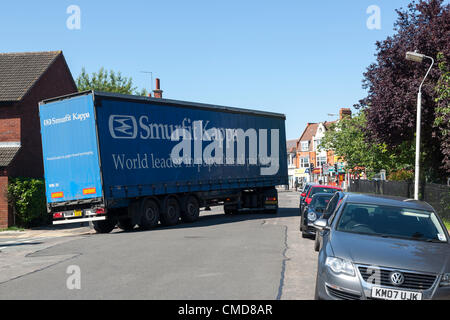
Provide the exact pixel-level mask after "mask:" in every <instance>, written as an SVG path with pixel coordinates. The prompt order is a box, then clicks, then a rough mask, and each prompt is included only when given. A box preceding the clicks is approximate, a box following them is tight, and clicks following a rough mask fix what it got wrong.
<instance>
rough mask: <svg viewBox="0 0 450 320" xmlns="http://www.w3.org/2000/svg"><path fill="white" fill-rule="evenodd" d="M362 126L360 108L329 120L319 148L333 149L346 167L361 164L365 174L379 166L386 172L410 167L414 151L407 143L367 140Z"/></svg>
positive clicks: (362, 120)
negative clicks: (343, 116) (392, 145)
mask: <svg viewBox="0 0 450 320" xmlns="http://www.w3.org/2000/svg"><path fill="white" fill-rule="evenodd" d="M366 126H367V119H366V116H365V113H364V112H360V113H359V114H357V115H356V116H354V117H353V118H344V119H342V120H340V121H338V122H337V123H334V124H332V126H331V127H330V130H328V131H327V132H326V133H325V136H324V138H323V139H322V142H321V145H320V148H321V149H326V150H333V151H334V153H335V155H336V156H338V157H339V158H340V159H341V160H344V161H345V162H347V169H352V170H354V169H355V168H361V167H364V168H365V171H366V173H367V174H368V176H369V177H371V176H373V175H374V174H375V173H377V172H379V171H380V170H381V169H385V170H386V171H387V173H388V174H389V173H390V172H392V171H395V170H400V169H411V168H410V163H413V161H411V160H412V159H413V158H414V152H413V146H412V145H411V144H410V143H407V142H405V143H403V144H401V145H400V146H398V147H396V148H395V149H391V148H389V147H388V146H387V145H386V144H385V143H375V142H368V140H367V134H366V129H365V128H366ZM356 171H358V170H356Z"/></svg>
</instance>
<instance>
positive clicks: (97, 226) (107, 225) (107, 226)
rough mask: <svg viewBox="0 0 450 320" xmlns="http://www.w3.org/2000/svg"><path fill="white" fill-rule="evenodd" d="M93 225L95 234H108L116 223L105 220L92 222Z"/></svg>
mask: <svg viewBox="0 0 450 320" xmlns="http://www.w3.org/2000/svg"><path fill="white" fill-rule="evenodd" d="M93 224H94V230H95V231H97V233H110V232H111V231H113V230H114V228H115V227H116V224H117V221H116V220H109V219H107V220H100V221H94V222H93Z"/></svg>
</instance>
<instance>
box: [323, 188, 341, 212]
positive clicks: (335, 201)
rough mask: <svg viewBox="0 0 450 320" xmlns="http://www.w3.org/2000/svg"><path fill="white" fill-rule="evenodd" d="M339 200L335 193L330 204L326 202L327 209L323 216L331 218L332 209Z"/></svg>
mask: <svg viewBox="0 0 450 320" xmlns="http://www.w3.org/2000/svg"><path fill="white" fill-rule="evenodd" d="M338 199H339V194H338V193H336V194H335V195H334V196H333V198H331V200H330V202H328V205H327V208H326V209H325V216H331V214H332V213H333V211H334V208H335V207H336V205H337V202H338Z"/></svg>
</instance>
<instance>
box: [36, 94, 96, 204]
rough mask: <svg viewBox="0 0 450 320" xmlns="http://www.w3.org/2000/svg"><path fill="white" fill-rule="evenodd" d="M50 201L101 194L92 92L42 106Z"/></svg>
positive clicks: (85, 197) (92, 196) (44, 153)
mask: <svg viewBox="0 0 450 320" xmlns="http://www.w3.org/2000/svg"><path fill="white" fill-rule="evenodd" d="M39 114H40V121H41V136H42V149H43V158H44V170H45V186H46V194H47V203H49V204H51V203H57V202H70V201H73V200H87V199H94V198H102V194H103V191H102V181H101V171H100V164H99V153H98V140H97V130H96V126H95V111H94V101H93V97H92V94H86V95H82V96H77V97H73V98H68V99H63V100H57V101H53V102H49V103H45V104H41V105H40V106H39Z"/></svg>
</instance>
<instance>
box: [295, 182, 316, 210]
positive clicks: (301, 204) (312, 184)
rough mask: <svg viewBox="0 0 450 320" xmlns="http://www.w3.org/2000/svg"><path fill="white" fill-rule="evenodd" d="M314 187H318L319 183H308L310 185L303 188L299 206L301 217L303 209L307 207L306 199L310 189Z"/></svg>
mask: <svg viewBox="0 0 450 320" xmlns="http://www.w3.org/2000/svg"><path fill="white" fill-rule="evenodd" d="M314 185H317V183H313V182H308V183H307V184H306V185H305V187H304V188H303V190H302V193H301V194H300V205H299V210H300V215H301V214H302V212H303V208H304V205H305V198H306V195H307V194H308V192H309V189H311V187H312V186H314Z"/></svg>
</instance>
